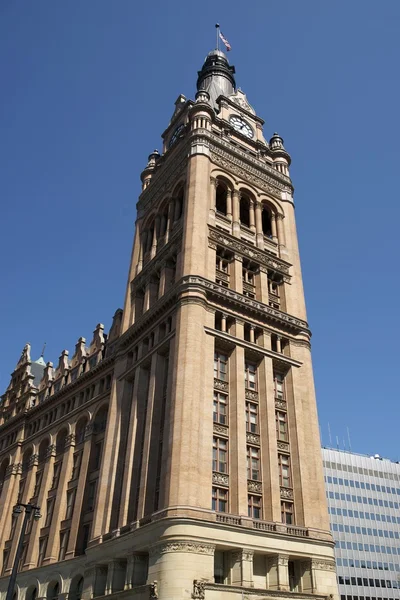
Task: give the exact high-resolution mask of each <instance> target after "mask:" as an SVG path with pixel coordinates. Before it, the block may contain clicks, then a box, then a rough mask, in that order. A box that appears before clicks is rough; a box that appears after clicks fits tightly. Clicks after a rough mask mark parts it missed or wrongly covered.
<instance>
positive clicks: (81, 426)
mask: <svg viewBox="0 0 400 600" xmlns="http://www.w3.org/2000/svg"><path fill="white" fill-rule="evenodd" d="M87 423H88V420H87V418H86V417H83V418H82V419H79V421H78V422H77V424H76V427H75V444H76V445H78V444H81V443H82V442H83V441H84V440H85V431H86V425H87Z"/></svg>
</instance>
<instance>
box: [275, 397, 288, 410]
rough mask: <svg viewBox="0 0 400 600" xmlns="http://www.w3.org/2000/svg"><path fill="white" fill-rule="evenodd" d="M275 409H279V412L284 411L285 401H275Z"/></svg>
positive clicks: (285, 407)
mask: <svg viewBox="0 0 400 600" xmlns="http://www.w3.org/2000/svg"><path fill="white" fill-rule="evenodd" d="M275 408H280V409H281V410H286V409H287V405H286V400H277V399H275Z"/></svg>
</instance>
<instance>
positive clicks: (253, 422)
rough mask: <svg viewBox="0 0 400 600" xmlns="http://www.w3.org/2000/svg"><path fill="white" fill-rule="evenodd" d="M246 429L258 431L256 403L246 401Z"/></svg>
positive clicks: (252, 431) (251, 431)
mask: <svg viewBox="0 0 400 600" xmlns="http://www.w3.org/2000/svg"><path fill="white" fill-rule="evenodd" d="M246 431H248V432H250V433H258V405H257V404H254V402H246Z"/></svg>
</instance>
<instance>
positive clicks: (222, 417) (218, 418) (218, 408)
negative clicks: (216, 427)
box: [213, 392, 228, 425]
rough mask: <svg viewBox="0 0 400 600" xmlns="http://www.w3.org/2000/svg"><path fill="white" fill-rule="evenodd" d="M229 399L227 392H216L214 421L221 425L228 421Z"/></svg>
mask: <svg viewBox="0 0 400 600" xmlns="http://www.w3.org/2000/svg"><path fill="white" fill-rule="evenodd" d="M227 400H228V396H227V395H226V394H220V393H219V392H214V412H213V421H214V423H219V424H220V425H226V424H227V423H228V409H227Z"/></svg>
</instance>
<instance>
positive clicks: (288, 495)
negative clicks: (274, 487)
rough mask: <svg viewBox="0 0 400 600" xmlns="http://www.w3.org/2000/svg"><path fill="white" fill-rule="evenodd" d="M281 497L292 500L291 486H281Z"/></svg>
mask: <svg viewBox="0 0 400 600" xmlns="http://www.w3.org/2000/svg"><path fill="white" fill-rule="evenodd" d="M281 498H283V499H284V500H293V490H292V488H286V487H281Z"/></svg>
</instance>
